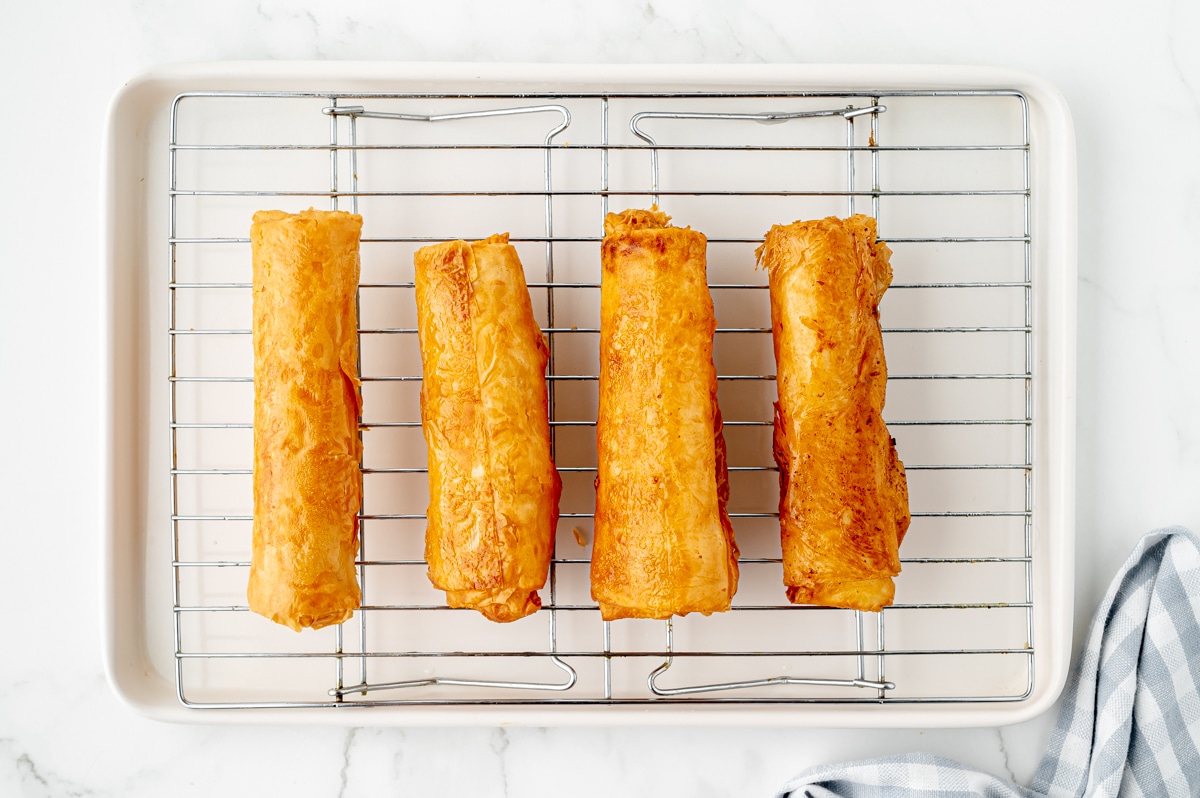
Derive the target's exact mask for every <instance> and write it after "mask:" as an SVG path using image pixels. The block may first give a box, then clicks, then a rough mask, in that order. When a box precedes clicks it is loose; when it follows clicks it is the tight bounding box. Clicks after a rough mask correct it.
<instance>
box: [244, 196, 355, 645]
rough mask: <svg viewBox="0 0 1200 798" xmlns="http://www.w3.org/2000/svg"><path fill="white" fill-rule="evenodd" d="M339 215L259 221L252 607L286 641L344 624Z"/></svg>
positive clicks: (344, 371) (343, 248)
mask: <svg viewBox="0 0 1200 798" xmlns="http://www.w3.org/2000/svg"><path fill="white" fill-rule="evenodd" d="M361 230H362V217H360V216H358V215H357V214H351V213H346V212H344V211H316V210H311V209H310V210H307V211H304V212H303V213H296V214H289V213H285V212H283V211H259V212H258V213H256V214H254V221H253V224H252V225H251V227H250V248H251V252H252V258H253V270H254V277H253V280H254V311H253V316H254V321H253V338H254V530H253V550H252V555H251V561H250V583H249V587H248V590H247V597H248V599H249V603H250V609H251V610H253V611H254V612H257V613H258V614H260V615H264V616H266V617H267V618H270V619H271V620H273V621H275V622H277V623H281V624H284V625H285V626H289V627H291V628H292V629H295V630H296V631H300V630H301V629H303V628H305V627H312V628H313V629H320V628H321V627H323V626H328V625H330V624H335V623H341V622H342V621H345V620H348V619H349V618H350V616H351V615H352V614H353V612H354V610H355V609H356V608H357V607H358V606H359V604H360V603H361V595H360V592H359V587H358V581H357V579H356V574H355V570H354V559H355V555H356V554H357V552H358V521H357V515H358V510H359V506H360V503H361V497H362V471H361V469H360V466H359V463H360V460H361V453H362V443H361V439H360V438H359V434H358V422H359V417H360V415H361V410H362V395H361V392H360V390H359V379H358V319H357V312H356V309H355V295H356V292H357V289H358V270H359V261H358V239H359V233H360V231H361Z"/></svg>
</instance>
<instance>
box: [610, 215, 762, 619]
mask: <svg viewBox="0 0 1200 798" xmlns="http://www.w3.org/2000/svg"><path fill="white" fill-rule="evenodd" d="M669 219H670V217H668V216H667V215H666V214H663V213H661V212H659V211H658V210H657V209H651V210H649V211H646V210H628V211H625V212H624V213H621V214H609V215H608V216H607V217H606V218H605V222H604V227H605V238H604V241H603V244H602V247H601V263H602V277H601V291H600V404H599V415H598V419H597V428H596V437H597V446H598V456H599V463H598V466H599V468H598V475H597V478H596V516H595V523H596V526H595V540H594V543H593V548H592V564H591V582H592V597H593V598H594V599H595V600H596V601H597V602H598V603H599V605H600V613H601V617H603V618H604V619H605V620H615V619H618V618H659V619H662V618H669V617H671V616H672V615H686V614H687V613H689V612H700V613H703V614H706V615H707V614H709V613H712V612H720V611H723V610H727V609H729V606H730V601H731V600H732V598H733V594H734V593H735V592H736V590H737V580H738V568H737V555H738V551H737V545H736V543H735V542H734V535H733V526H732V524H731V523H730V521H729V515H728V513H727V512H726V509H725V508H726V504H727V502H728V499H729V479H728V470H727V468H726V463H725V440H724V436H723V435H722V432H721V414H720V410H719V409H718V407H717V375H716V369H715V368H714V367H713V360H712V340H713V331H714V330H715V328H716V320H715V318H714V316H713V304H712V296H711V295H710V294H709V290H708V285H707V278H706V268H705V266H706V261H705V248H706V246H707V241H706V239H705V237H704V236H703V235H701V234H700V233H698V232H696V231H694V230H690V229H681V228H678V227H673V226H670V225H669V224H668V222H669Z"/></svg>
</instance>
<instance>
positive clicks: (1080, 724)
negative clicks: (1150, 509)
mask: <svg viewBox="0 0 1200 798" xmlns="http://www.w3.org/2000/svg"><path fill="white" fill-rule="evenodd" d="M1198 687H1200V539H1198V538H1197V537H1196V536H1195V535H1194V534H1192V533H1191V532H1189V531H1188V530H1186V529H1182V528H1179V527H1176V528H1172V529H1160V530H1157V531H1155V532H1152V533H1150V534H1149V535H1147V536H1146V537H1144V538H1142V540H1141V542H1139V543H1138V545H1137V547H1136V548H1135V549H1134V551H1133V554H1131V555H1130V556H1129V559H1128V560H1127V561H1126V562H1125V565H1123V566H1122V567H1121V571H1120V572H1119V573H1118V574H1117V577H1116V579H1114V580H1113V583H1112V585H1111V586H1110V587H1109V589H1108V593H1107V594H1106V595H1105V597H1104V601H1103V602H1101V604H1100V608H1099V609H1098V610H1097V612H1096V617H1095V618H1094V619H1093V620H1092V627H1091V630H1090V631H1089V632H1088V638H1087V644H1086V647H1085V648H1084V650H1083V652H1082V654H1081V656H1080V658H1079V661H1078V662H1077V663H1075V669H1074V671H1072V673H1071V676H1070V678H1069V679H1068V680H1067V686H1066V689H1065V691H1064V693H1063V696H1064V697H1063V703H1062V708H1061V709H1060V711H1059V716H1058V725H1057V726H1056V727H1055V729H1054V733H1053V734H1052V735H1051V737H1050V744H1049V749H1048V750H1047V751H1046V755H1045V756H1044V757H1043V759H1042V762H1041V764H1040V765H1039V766H1038V771H1037V775H1036V776H1035V777H1034V780H1033V787H1032V788H1026V787H1021V786H1018V785H1016V784H1013V783H1012V782H1010V781H1007V780H1005V779H999V778H996V777H994V776H989V775H988V774H986V773H981V772H979V771H977V770H972V769H970V768H968V767H966V766H964V765H962V764H959V763H957V762H954V761H952V760H949V759H944V758H941V757H935V756H930V755H928V754H911V755H907V756H895V757H886V758H882V759H876V760H870V761H864V762H852V763H846V764H840V765H825V766H821V767H816V768H812V769H810V770H808V771H805V772H804V773H801V774H800V775H799V776H797V777H796V778H794V779H792V781H791V782H789V783H788V784H787V785H786V786H784V788H783V789H782V790H781V791H780V792H779V793H778V795H777V798H805V797H806V796H808V797H810V798H861V797H862V796H877V797H878V798H907V797H908V796H912V798H916V796H923V797H924V798H928V797H929V796H944V797H945V798H950V797H951V796H964V797H965V796H976V795H981V796H988V797H989V798H1034V796H1050V798H1060V797H1062V796H1088V798H1091V797H1092V796H1117V795H1120V796H1155V797H1156V798H1157V797H1158V796H1168V798H1174V796H1195V795H1200V695H1198V693H1197V688H1198Z"/></svg>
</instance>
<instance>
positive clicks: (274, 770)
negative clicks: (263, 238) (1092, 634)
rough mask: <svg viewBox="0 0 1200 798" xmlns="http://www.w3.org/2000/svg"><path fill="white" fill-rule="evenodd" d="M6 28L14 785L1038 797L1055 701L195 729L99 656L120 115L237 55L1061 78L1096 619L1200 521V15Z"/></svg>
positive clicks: (561, 16) (746, 9) (875, 9)
mask: <svg viewBox="0 0 1200 798" xmlns="http://www.w3.org/2000/svg"><path fill="white" fill-rule="evenodd" d="M4 16H5V21H4V23H3V24H2V25H0V59H2V62H3V72H2V74H3V75H4V82H3V85H4V88H5V92H4V100H5V107H6V108H7V109H8V113H7V115H6V121H5V123H4V124H3V125H2V126H0V144H2V146H0V163H2V169H0V181H2V185H3V191H2V192H0V220H2V221H0V230H2V231H3V237H2V239H0V240H2V241H3V244H4V255H5V257H4V264H5V270H4V271H5V274H4V279H3V282H2V283H0V286H2V287H0V303H2V305H0V325H3V331H2V332H3V334H2V336H0V340H3V341H4V345H3V346H2V347H0V357H2V358H3V369H2V371H0V373H2V374H3V375H4V377H3V382H2V383H0V385H2V386H3V391H0V403H2V406H3V409H4V414H3V416H4V417H5V418H6V419H8V427H7V428H6V430H5V436H4V445H3V451H4V454H5V456H4V458H3V462H2V464H0V469H2V473H3V478H2V479H0V486H2V487H0V490H2V491H3V506H4V508H5V510H6V514H5V521H4V523H3V524H2V525H0V562H3V563H4V575H3V578H2V579H0V599H2V603H3V606H6V607H8V610H7V612H6V616H7V618H6V621H5V627H6V628H5V629H4V634H3V635H2V636H0V641H2V642H0V794H2V795H30V796H42V795H121V796H162V795H173V796H183V795H214V794H225V795H242V794H253V793H261V794H288V795H291V796H295V797H296V798H300V797H301V796H309V795H312V796H317V795H320V796H329V795H334V794H338V795H373V796H375V795H390V794H404V795H408V794H443V795H451V794H453V795H467V794H469V795H479V796H493V795H495V796H499V795H522V796H536V795H550V794H556V793H560V792H566V791H567V790H568V789H569V791H570V792H571V793H572V794H574V795H579V796H589V795H613V794H630V795H643V794H658V795H713V796H716V795H739V796H740V795H770V794H771V793H772V790H773V789H774V788H776V787H777V786H779V785H780V784H781V783H782V782H784V781H785V780H786V779H787V778H788V777H790V776H791V775H792V774H793V773H795V772H796V771H798V770H800V769H802V768H804V767H806V766H808V765H811V764H815V763H822V762H828V761H836V760H840V759H844V758H850V757H863V756H869V755H876V754H882V753H893V752H903V751H911V750H917V749H923V750H928V751H932V752H935V753H939V754H944V755H948V756H952V757H956V758H959V759H962V760H965V761H967V762H970V763H972V764H974V765H977V766H979V767H982V768H985V769H988V770H990V771H992V772H994V773H997V774H1000V775H1005V776H1012V777H1015V778H1016V779H1017V780H1018V781H1020V782H1023V783H1028V780H1029V779H1030V778H1031V776H1032V773H1033V771H1034V769H1035V767H1036V763H1037V760H1038V758H1039V757H1040V755H1041V751H1042V748H1043V746H1044V744H1045V740H1046V738H1047V736H1048V734H1049V730H1050V728H1051V726H1052V723H1053V712H1051V713H1049V714H1048V715H1046V716H1043V717H1041V718H1038V719H1035V720H1032V721H1029V722H1026V723H1023V724H1019V725H1016V726H1012V727H1008V728H1003V729H967V730H919V729H914V730H887V731H837V730H835V731H829V730H803V729H801V730H785V729H753V728H751V729H721V728H687V729H636V728H599V729H578V728H572V729H472V730H454V729H379V728H365V729H355V730H340V729H330V728H303V727H300V728H297V727H289V728H255V727H237V728H232V727H228V728H227V727H220V726H205V727H193V726H174V725H165V724H160V723H157V722H153V721H149V720H146V719H143V718H141V717H139V716H137V715H135V714H133V713H132V712H131V711H130V710H129V709H127V708H126V707H125V706H124V705H122V704H121V703H120V702H119V701H118V700H117V699H116V697H115V696H114V695H113V694H112V692H111V691H110V690H109V688H108V686H107V684H106V683H105V680H104V676H103V673H102V667H101V659H100V643H101V630H100V625H99V614H98V611H97V607H96V604H97V596H98V578H99V572H100V568H99V563H100V550H99V537H98V514H99V501H100V496H99V481H98V479H97V476H96V474H95V464H96V463H97V462H98V461H99V446H100V436H99V433H98V431H97V429H96V428H95V421H96V417H95V413H94V412H93V411H92V407H93V405H94V403H95V402H96V400H97V396H96V391H95V386H96V385H97V384H98V380H99V378H100V371H99V370H100V365H99V361H98V350H97V346H96V344H95V341H96V338H97V335H98V328H99V306H98V299H97V298H98V296H99V295H100V286H101V273H100V268H99V262H100V257H99V251H100V250H99V218H100V217H99V201H100V180H101V172H100V164H101V149H100V141H101V130H102V126H103V116H104V111H105V108H106V105H107V103H108V101H109V98H110V97H111V96H112V94H113V92H114V91H115V90H116V89H117V88H118V87H119V86H120V85H121V83H122V82H123V81H125V80H126V79H128V78H129V77H131V76H133V75H135V74H137V73H138V72H140V71H142V70H144V69H146V68H147V67H150V66H152V65H155V64H159V63H163V62H169V61H181V60H214V59H260V58H269V59H378V60H387V59H392V60H434V59H436V60H529V61H552V62H553V61H558V62H563V61H585V62H586V61H595V62H634V61H651V62H669V61H678V62H911V63H932V62H944V63H965V64H985V65H999V66H1012V67H1018V68H1023V69H1028V70H1031V71H1034V72H1037V73H1040V74H1041V75H1043V76H1044V77H1046V78H1048V79H1049V80H1050V81H1052V82H1053V83H1055V84H1057V85H1058V87H1059V88H1061V89H1062V91H1063V92H1064V94H1065V95H1066V98H1067V100H1068V102H1069V103H1070V105H1071V108H1072V111H1073V114H1074V118H1075V124H1076V135H1077V143H1078V153H1079V196H1080V201H1079V218H1080V226H1079V233H1080V247H1079V390H1078V397H1079V400H1078V459H1077V475H1078V492H1077V511H1078V536H1079V551H1078V561H1077V572H1076V575H1077V592H1076V595H1077V610H1076V629H1077V637H1078V632H1079V631H1080V630H1081V629H1082V628H1083V626H1084V625H1085V624H1086V623H1087V621H1088V619H1089V618H1090V615H1091V612H1092V609H1093V608H1094V607H1095V605H1096V604H1097V602H1098V600H1099V597H1100V595H1101V594H1102V592H1103V590H1104V588H1105V587H1106V586H1107V583H1108V581H1109V578H1110V577H1111V575H1112V574H1113V572H1114V571H1115V569H1116V567H1117V566H1118V564H1119V563H1120V562H1121V561H1122V560H1123V559H1124V557H1125V555H1126V553H1127V552H1128V550H1129V549H1130V547H1131V546H1132V544H1133V542H1134V540H1135V539H1136V538H1137V537H1138V536H1139V535H1141V534H1142V533H1143V532H1145V531H1147V530H1149V529H1150V528H1152V527H1155V526H1159V525H1163V524H1168V523H1181V524H1184V525H1187V526H1190V527H1192V528H1194V529H1196V528H1200V413H1197V412H1196V409H1197V408H1200V356H1197V354H1196V352H1197V344H1198V343H1200V341H1198V338H1200V334H1198V332H1197V325H1196V323H1195V308H1196V306H1197V305H1198V304H1200V257H1198V256H1197V255H1196V247H1195V246H1194V243H1193V240H1194V237H1195V232H1194V231H1195V230H1196V229H1197V227H1200V149H1198V148H1197V146H1196V145H1197V144H1198V143H1200V95H1198V93H1197V92H1198V91H1200V49H1197V48H1196V47H1195V41H1196V39H1197V36H1198V35H1200V5H1197V4H1195V3H1189V2H1184V1H1183V0H1179V1H1178V2H1160V1H1159V0H1148V1H1147V2H1143V3H1138V4H1135V5H1132V6H1130V5H1129V4H1126V3H1118V2H1116V1H1115V0H1098V1H1097V2H1094V3H1091V4H1079V3H1065V2H1042V1H1041V0H1011V1H1010V2H1007V3H989V4H978V3H951V2H944V1H943V0H919V1H916V2H909V3H894V2H882V1H880V0H867V1H866V2H859V3H854V4H833V3H821V4H817V3H785V2H777V3H771V2H761V1H760V2H746V3H730V2H727V0H660V1H659V2H653V3H651V2H627V1H626V0H613V2H608V3H603V4H600V3H588V2H578V1H577V0H563V2H559V3H555V4H550V3H539V2H534V1H533V0H520V2H509V3H483V2H479V3H471V2H465V1H464V0H445V2H441V3H427V4H420V5H418V4H415V3H411V4H410V3H404V2H387V1H386V0H352V1H347V0H338V2H334V1H333V0H309V2H283V1H282V0H260V2H258V3H257V4H254V3H247V2H242V1H241V0H208V1H207V2H196V1H195V0H186V1H181V2H166V0H112V1H111V2H107V3H92V2H83V0H61V1H60V2H57V3H22V4H20V5H15V4H14V7H11V8H6V9H5V12H4Z"/></svg>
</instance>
